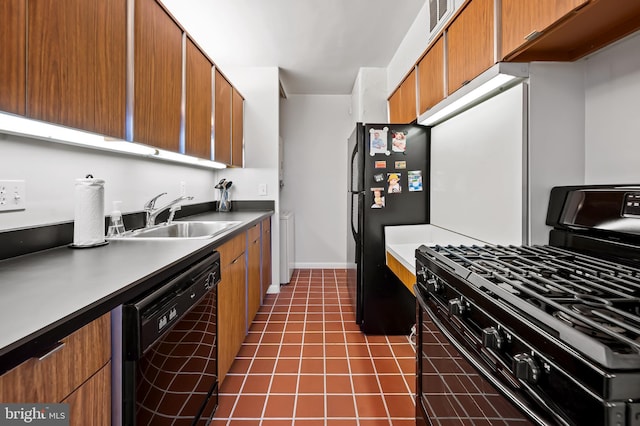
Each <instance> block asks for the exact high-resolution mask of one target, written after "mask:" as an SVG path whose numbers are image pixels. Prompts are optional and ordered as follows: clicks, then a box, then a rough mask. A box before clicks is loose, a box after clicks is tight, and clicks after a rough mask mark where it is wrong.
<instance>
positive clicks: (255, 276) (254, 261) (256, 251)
mask: <svg viewBox="0 0 640 426" xmlns="http://www.w3.org/2000/svg"><path fill="white" fill-rule="evenodd" d="M247 235H248V237H249V238H248V240H249V241H248V244H249V251H248V255H249V256H248V259H247V261H248V262H247V274H248V276H247V323H248V324H251V322H252V321H253V319H254V318H255V316H256V313H257V312H258V309H260V304H261V303H262V293H261V291H260V290H261V289H260V280H261V270H260V250H261V247H260V224H257V225H254V226H253V227H251V228H250V229H249V231H248V232H247Z"/></svg>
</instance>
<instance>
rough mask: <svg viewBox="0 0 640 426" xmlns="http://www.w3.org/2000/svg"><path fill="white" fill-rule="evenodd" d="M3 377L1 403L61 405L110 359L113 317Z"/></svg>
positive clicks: (93, 325) (107, 317) (74, 334)
mask: <svg viewBox="0 0 640 426" xmlns="http://www.w3.org/2000/svg"><path fill="white" fill-rule="evenodd" d="M60 343H61V345H60V346H58V347H57V348H56V349H55V350H52V351H50V352H49V353H48V354H43V356H41V357H40V358H30V359H28V360H26V361H25V362H23V363H22V364H20V365H18V366H17V367H15V368H14V369H12V370H9V371H8V372H7V373H5V374H3V375H2V376H0V401H2V402H7V403H9V402H42V403H45V402H60V401H62V400H63V399H64V398H66V397H67V396H68V395H69V394H70V393H71V392H73V391H74V390H75V389H76V388H78V387H79V386H80V385H81V384H82V383H83V382H84V381H86V380H87V379H88V378H89V377H91V376H92V375H93V374H94V373H95V372H96V371H98V370H100V369H101V368H102V367H104V366H105V365H106V364H107V363H108V362H109V359H110V358H111V316H110V314H105V315H103V316H102V317H100V318H98V319H97V320H95V321H93V322H90V323H89V324H87V325H85V326H84V327H82V328H81V329H79V330H77V331H76V332H74V333H72V334H70V335H69V336H67V337H65V338H64V339H62V340H61V341H60Z"/></svg>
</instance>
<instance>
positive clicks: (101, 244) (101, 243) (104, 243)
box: [67, 173, 109, 249]
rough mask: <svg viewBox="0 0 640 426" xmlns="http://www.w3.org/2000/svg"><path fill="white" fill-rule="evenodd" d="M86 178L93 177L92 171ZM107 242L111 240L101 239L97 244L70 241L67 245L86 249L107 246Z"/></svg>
mask: <svg viewBox="0 0 640 426" xmlns="http://www.w3.org/2000/svg"><path fill="white" fill-rule="evenodd" d="M85 179H93V175H92V174H91V173H88V174H87V175H86V176H85ZM107 244H109V240H106V239H105V240H104V241H100V242H98V243H95V244H82V245H79V244H75V243H70V244H68V245H67V247H69V248H72V249H84V248H93V247H101V246H106V245H107Z"/></svg>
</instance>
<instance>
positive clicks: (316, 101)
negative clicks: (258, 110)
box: [280, 95, 353, 268]
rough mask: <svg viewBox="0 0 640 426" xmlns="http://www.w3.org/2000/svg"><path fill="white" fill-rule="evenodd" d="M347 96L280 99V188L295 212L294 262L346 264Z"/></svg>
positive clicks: (299, 264) (285, 207)
mask: <svg viewBox="0 0 640 426" xmlns="http://www.w3.org/2000/svg"><path fill="white" fill-rule="evenodd" d="M350 106H351V97H350V96H348V95H308V96H307V95H291V96H289V97H288V98H287V99H285V100H282V101H281V121H280V123H281V129H280V131H281V133H282V138H283V139H284V151H285V155H284V158H285V170H284V184H285V186H284V188H283V189H282V193H281V196H280V201H281V210H283V211H285V210H290V211H293V212H294V215H295V263H296V267H299V268H300V267H344V266H345V262H346V241H347V234H346V230H347V218H348V215H347V205H346V202H347V194H346V186H347V138H348V137H349V135H350V134H351V131H352V130H353V119H352V118H351V117H350V116H349V108H350Z"/></svg>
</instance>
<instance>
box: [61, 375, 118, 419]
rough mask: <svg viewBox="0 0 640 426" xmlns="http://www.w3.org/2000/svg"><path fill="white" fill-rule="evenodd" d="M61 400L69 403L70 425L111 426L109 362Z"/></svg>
mask: <svg viewBox="0 0 640 426" xmlns="http://www.w3.org/2000/svg"><path fill="white" fill-rule="evenodd" d="M62 402H65V403H67V404H69V424H70V425H71V426H86V425H92V426H111V362H109V363H107V365H105V366H104V367H102V368H101V369H100V371H98V372H97V373H96V374H94V375H93V377H91V378H90V379H89V380H87V381H86V382H84V383H83V384H82V386H80V387H79V388H78V389H76V390H75V391H74V392H73V393H72V394H71V395H69V396H68V397H67V398H65V399H64V400H63V401H62Z"/></svg>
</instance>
